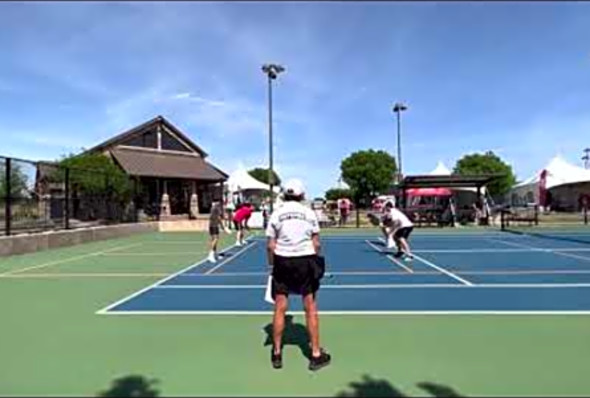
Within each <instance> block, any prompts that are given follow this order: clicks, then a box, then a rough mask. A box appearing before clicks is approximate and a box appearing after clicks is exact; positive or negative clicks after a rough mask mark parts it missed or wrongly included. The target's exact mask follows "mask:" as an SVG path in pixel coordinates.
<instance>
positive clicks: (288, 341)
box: [264, 315, 311, 359]
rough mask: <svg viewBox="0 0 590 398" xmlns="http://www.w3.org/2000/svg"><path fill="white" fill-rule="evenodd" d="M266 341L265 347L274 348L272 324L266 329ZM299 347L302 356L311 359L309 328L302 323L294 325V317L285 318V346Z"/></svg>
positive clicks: (287, 316)
mask: <svg viewBox="0 0 590 398" xmlns="http://www.w3.org/2000/svg"><path fill="white" fill-rule="evenodd" d="M264 331H265V332H266V340H265V341H264V346H269V347H271V346H272V323H269V324H268V325H266V326H265V327H264ZM288 345H292V346H297V347H299V349H300V350H301V354H303V356H304V357H305V358H307V359H310V358H311V348H310V346H309V335H308V334H307V328H306V327H305V325H302V324H300V323H293V315H286V316H285V330H284V332H283V346H288Z"/></svg>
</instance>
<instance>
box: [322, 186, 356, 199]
mask: <svg viewBox="0 0 590 398" xmlns="http://www.w3.org/2000/svg"><path fill="white" fill-rule="evenodd" d="M352 197H353V192H352V191H351V190H350V189H342V188H331V189H328V190H327V191H326V200H338V199H340V198H352Z"/></svg>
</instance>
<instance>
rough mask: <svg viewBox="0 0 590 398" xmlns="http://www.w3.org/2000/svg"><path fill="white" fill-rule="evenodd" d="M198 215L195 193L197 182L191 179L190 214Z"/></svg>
mask: <svg viewBox="0 0 590 398" xmlns="http://www.w3.org/2000/svg"><path fill="white" fill-rule="evenodd" d="M198 215H199V196H198V195H197V182H196V181H193V186H192V194H191V216H193V217H197V216H198Z"/></svg>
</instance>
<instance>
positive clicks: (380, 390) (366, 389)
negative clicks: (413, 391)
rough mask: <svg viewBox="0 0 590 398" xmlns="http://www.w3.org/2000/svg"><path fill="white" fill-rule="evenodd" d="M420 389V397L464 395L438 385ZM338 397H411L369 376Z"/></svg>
mask: <svg viewBox="0 0 590 398" xmlns="http://www.w3.org/2000/svg"><path fill="white" fill-rule="evenodd" d="M416 386H418V388H420V389H421V390H423V391H424V392H425V394H420V396H432V397H437V398H438V397H453V398H459V397H464V395H461V394H459V393H458V392H457V391H455V390H454V389H453V388H451V387H448V386H445V385H442V384H436V383H430V382H421V383H418V384H416ZM335 396H336V397H340V398H346V397H410V395H406V394H404V393H403V392H402V391H400V390H399V389H397V388H396V387H394V386H393V385H392V384H391V383H390V382H389V381H387V380H385V379H374V378H372V377H371V376H369V375H363V378H362V380H360V381H353V382H351V383H350V384H348V389H347V390H344V391H340V392H339V393H337V394H336V395H335Z"/></svg>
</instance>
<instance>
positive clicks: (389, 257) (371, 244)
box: [332, 240, 414, 275]
mask: <svg viewBox="0 0 590 398" xmlns="http://www.w3.org/2000/svg"><path fill="white" fill-rule="evenodd" d="M365 243H367V244H368V245H369V246H371V247H372V248H373V249H375V250H377V251H378V252H379V253H383V254H386V253H385V251H383V250H381V248H380V247H378V246H376V245H375V244H374V243H373V242H371V241H369V240H365ZM385 257H387V258H388V259H389V260H390V261H392V262H393V263H394V264H396V265H397V266H399V267H401V268H403V269H404V270H406V272H408V273H410V274H413V273H414V271H413V270H412V269H411V268H409V267H407V266H406V265H404V264H403V263H402V262H400V261H397V260H396V259H395V257H393V256H392V255H391V254H386V256H385ZM332 275H334V273H332Z"/></svg>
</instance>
